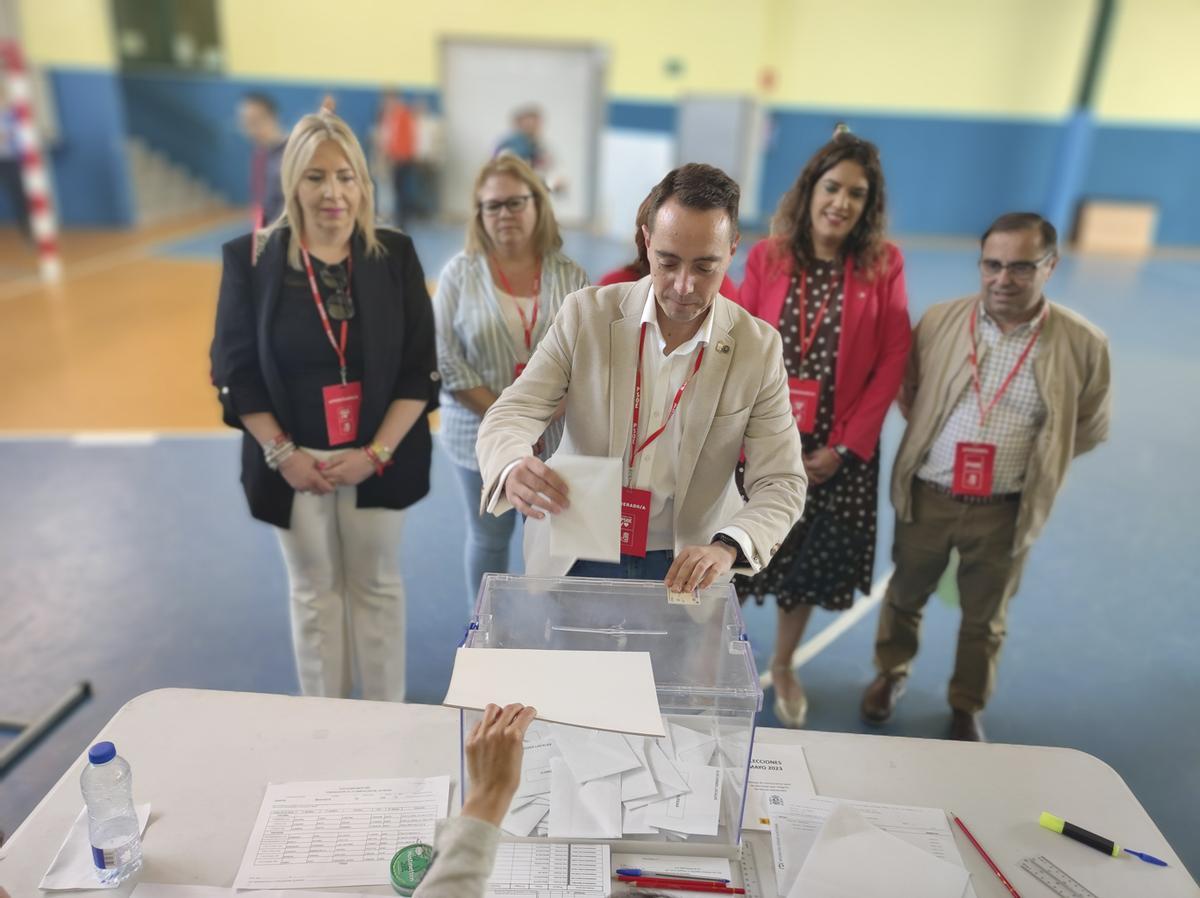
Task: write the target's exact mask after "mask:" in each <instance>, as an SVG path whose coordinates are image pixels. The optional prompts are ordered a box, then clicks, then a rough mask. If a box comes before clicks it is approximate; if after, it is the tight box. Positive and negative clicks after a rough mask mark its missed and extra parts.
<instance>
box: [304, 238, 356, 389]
mask: <svg viewBox="0 0 1200 898" xmlns="http://www.w3.org/2000/svg"><path fill="white" fill-rule="evenodd" d="M300 255H302V256H303V257H304V269H305V271H307V272H308V286H309V287H311V288H312V297H313V302H315V303H316V304H317V314H318V315H320V316H321V326H322V327H323V328H325V336H326V337H328V338H329V345H330V346H332V347H333V351H334V352H336V353H337V357H338V369H339V371H340V373H341V375H342V383H345V382H346V334H347V333H348V332H349V327H350V322H349V321H343V322H342V337H341V341H340V343H339V341H338V340H335V339H334V338H333V325H331V324H330V323H329V315H328V313H327V312H326V311H325V303H323V302H321V291H320V290H319V289H318V288H317V278H316V275H314V274H313V267H312V260H311V259H309V257H308V250H307V249H305V248H304V247H303V246H301V247H300ZM346 277H347V285H346V289H347V290H349V289H350V283H352V280H351V279H352V278H353V277H354V257H353V255H349V256H346Z"/></svg>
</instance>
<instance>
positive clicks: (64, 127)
mask: <svg viewBox="0 0 1200 898" xmlns="http://www.w3.org/2000/svg"><path fill="white" fill-rule="evenodd" d="M49 76H50V78H49V80H50V88H51V90H52V91H53V92H54V103H55V106H56V108H57V110H58V122H59V135H58V141H57V142H56V143H55V144H54V145H53V146H51V147H50V150H49V158H50V164H51V167H52V171H53V176H54V195H55V199H56V200H57V203H58V217H59V221H60V222H61V223H62V224H64V225H70V226H85V227H97V226H100V227H111V226H128V225H130V224H132V223H133V217H134V204H133V188H132V184H131V181H130V176H129V163H128V160H127V157H126V153H125V128H124V120H125V113H124V110H123V107H122V101H121V90H120V86H119V83H118V78H117V76H116V74H115V73H113V72H106V71H99V70H95V69H86V70H85V69H56V70H52V71H50V73H49ZM0 202H2V203H3V205H2V207H0V219H3V220H11V219H12V209H11V207H10V206H9V204H8V202H7V198H4V199H3V200H0Z"/></svg>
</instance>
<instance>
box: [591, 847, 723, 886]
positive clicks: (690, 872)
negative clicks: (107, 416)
mask: <svg viewBox="0 0 1200 898" xmlns="http://www.w3.org/2000/svg"><path fill="white" fill-rule="evenodd" d="M612 866H613V875H614V876H615V875H616V871H617V870H642V871H643V875H647V873H646V871H649V874H651V875H652V874H655V873H660V874H665V875H668V876H700V877H704V878H705V879H713V880H720V879H723V880H725V881H726V882H729V881H731V880H732V878H733V873H732V871H731V867H730V864H729V859H728V858H723V857H690V856H688V855H682V854H625V853H621V854H613V856H612Z"/></svg>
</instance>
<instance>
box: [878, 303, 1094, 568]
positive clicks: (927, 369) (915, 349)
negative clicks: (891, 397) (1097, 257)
mask: <svg viewBox="0 0 1200 898" xmlns="http://www.w3.org/2000/svg"><path fill="white" fill-rule="evenodd" d="M977 302H979V296H978V295H973V296H966V297H963V298H961V299H954V300H951V301H949V302H944V303H939V304H938V305H936V306H933V307H932V308H930V309H929V310H928V311H927V312H926V313H925V314H924V316H923V317H922V318H921V320H920V322H919V323H918V324H917V327H916V330H915V331H914V332H913V345H912V351H911V352H910V354H909V357H908V369H907V371H906V372H905V376H904V384H903V386H902V388H901V391H900V408H901V410H902V411H905V412H906V417H907V418H908V428H907V429H906V430H905V432H904V439H903V440H902V441H901V443H900V451H899V452H898V453H897V455H896V464H895V465H894V467H893V469H892V505H894V506H895V508H896V514H897V515H898V516H899V518H900V520H902V521H911V520H912V483H913V478H914V477H915V476H916V473H917V470H918V469H919V468H920V467H921V464H922V463H923V462H924V460H925V457H926V455H928V453H929V449H930V447H931V446H932V445H933V441H934V440H935V439H936V437H937V435H938V434H939V433H940V432H941V430H942V427H943V426H944V425H945V423H946V419H947V418H948V417H949V415H950V412H951V411H952V410H953V409H954V406H955V404H956V403H957V402H958V400H959V397H961V396H962V392H963V390H964V389H966V388H967V387H968V385H969V384H970V381H971V366H970V363H969V361H968V353H969V351H970V346H971V339H970V336H969V334H968V331H967V328H968V319H969V318H970V315H971V309H972V308H973V307H974V305H975V304H976V303H977ZM1042 328H1043V330H1042V336H1041V337H1040V338H1039V341H1038V348H1037V356H1036V358H1035V359H1034V364H1033V375H1034V380H1035V381H1036V382H1037V386H1038V392H1039V393H1040V394H1041V396H1042V401H1043V402H1045V404H1046V411H1047V414H1046V421H1045V423H1044V424H1043V425H1042V430H1041V432H1040V433H1039V434H1038V436H1037V439H1036V441H1035V442H1034V446H1033V451H1032V453H1031V454H1030V457H1029V466H1028V468H1027V469H1026V471H1025V487H1024V489H1023V490H1022V494H1021V507H1020V511H1019V513H1018V516H1017V529H1016V535H1015V537H1014V539H1013V547H1012V551H1013V554H1017V553H1018V552H1021V551H1024V550H1025V549H1028V548H1029V547H1030V546H1031V545H1033V543H1034V540H1036V539H1037V538H1038V536H1039V534H1041V532H1042V528H1043V527H1044V526H1045V525H1046V519H1047V518H1048V517H1049V516H1050V509H1051V507H1052V506H1053V505H1054V499H1055V497H1056V496H1057V495H1058V491H1059V489H1061V488H1062V485H1063V481H1064V479H1065V478H1066V475H1067V468H1068V467H1069V466H1070V464H1071V460H1072V459H1073V458H1074V457H1075V456H1077V455H1082V454H1083V453H1084V452H1087V451H1088V450H1090V449H1093V448H1095V447H1096V446H1097V445H1099V444H1100V443H1102V442H1104V440H1105V439H1107V438H1108V423H1109V417H1110V414H1111V401H1110V400H1111V397H1110V389H1109V387H1110V382H1109V359H1108V338H1107V337H1105V336H1104V334H1103V333H1102V332H1101V331H1100V330H1099V328H1097V327H1096V326H1095V325H1093V324H1092V323H1091V322H1089V321H1087V320H1086V319H1085V318H1084V317H1083V316H1082V315H1079V314H1078V313H1076V312H1073V311H1071V310H1070V309H1067V308H1064V307H1063V306H1060V305H1057V304H1055V303H1049V313H1048V315H1047V318H1046V322H1045V324H1043V325H1042Z"/></svg>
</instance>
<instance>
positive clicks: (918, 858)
mask: <svg viewBox="0 0 1200 898" xmlns="http://www.w3.org/2000/svg"><path fill="white" fill-rule="evenodd" d="M968 878H969V875H968V873H967V871H966V870H964V869H963V868H962V867H961V866H956V865H954V864H952V863H949V862H948V861H944V860H942V859H941V858H937V857H934V856H933V855H932V854H929V853H928V852H926V851H922V850H921V849H920V848H917V847H915V846H914V845H912V844H911V843H909V842H906V841H905V840H904V839H901V838H899V837H897V836H893V835H891V834H889V833H886V832H884V831H883V830H882V829H880V828H879V827H877V826H874V825H872V824H871V823H868V822H867V820H866V818H864V817H863V815H862V814H860V813H859V812H858V811H857V810H855V809H854V807H852V806H851V805H848V804H838V805H837V807H835V808H834V809H833V812H832V813H831V814H830V815H829V817H828V818H827V819H826V821H825V825H824V826H823V827H822V828H821V832H820V833H819V834H818V835H817V838H816V841H815V842H814V843H813V845H812V848H811V849H810V850H809V853H808V857H807V858H806V859H805V861H804V865H803V866H802V867H801V868H800V870H799V872H798V873H797V875H796V880H795V882H794V884H792V886H791V887H790V889H789V890H788V892H787V898H862V896H864V895H887V896H888V898H962V894H963V890H964V889H965V888H966V887H967V880H968Z"/></svg>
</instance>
